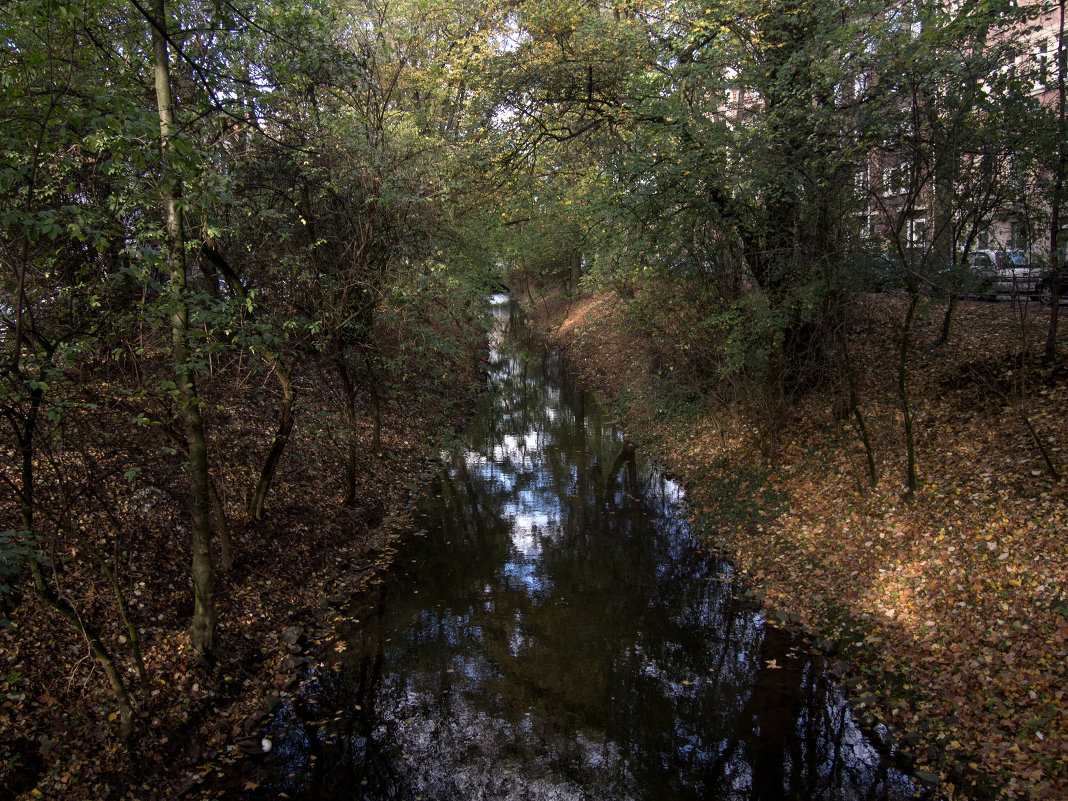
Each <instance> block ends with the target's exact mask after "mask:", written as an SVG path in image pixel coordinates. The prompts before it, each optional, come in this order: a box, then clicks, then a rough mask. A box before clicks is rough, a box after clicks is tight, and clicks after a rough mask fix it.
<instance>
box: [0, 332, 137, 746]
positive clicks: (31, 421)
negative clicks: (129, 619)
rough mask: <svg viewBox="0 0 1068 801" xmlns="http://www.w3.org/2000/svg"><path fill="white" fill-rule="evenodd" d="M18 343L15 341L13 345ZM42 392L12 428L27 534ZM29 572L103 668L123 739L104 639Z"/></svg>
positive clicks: (124, 721)
mask: <svg viewBox="0 0 1068 801" xmlns="http://www.w3.org/2000/svg"><path fill="white" fill-rule="evenodd" d="M18 346H19V345H18V343H16V347H18ZM43 394H44V393H43V391H42V390H41V389H33V390H31V392H30V404H29V409H28V410H27V413H26V416H25V417H24V418H23V419H22V421H21V430H20V429H18V428H16V431H15V438H16V445H17V447H18V450H19V455H20V457H21V458H20V461H21V469H20V471H19V472H20V476H19V480H20V484H21V487H20V492H19V495H20V497H19V510H20V515H21V518H22V520H21V522H22V529H23V531H25V532H26V533H27V534H28V535H31V534H33V532H34V500H33V467H34V458H33V449H34V445H33V440H34V436H35V434H36V429H37V415H38V413H39V412H40V408H41V400H42V398H43ZM30 573H31V575H32V577H33V594H34V595H35V596H36V597H37V598H39V599H40V600H41V601H43V602H44V603H45V604H46V605H47V606H49V607H51V608H52V609H53V610H55V611H56V612H58V613H59V614H60V616H61V617H62V618H63V619H64V620H66V621H67V622H68V623H70V624H71V626H72V627H73V628H74V629H75V631H77V632H78V633H79V634H80V635H81V636H82V638H83V639H84V640H85V641H86V642H87V643H88V644H89V649H90V651H91V652H92V654H93V657H94V658H95V659H96V661H97V662H98V663H99V664H100V667H101V668H103V670H104V674H105V675H106V676H107V677H108V682H109V683H110V684H111V689H112V691H113V692H114V693H115V701H116V703H117V704H118V707H119V719H120V733H121V735H122V738H123V740H125V739H127V738H128V737H129V736H130V734H131V733H132V732H133V725H134V718H135V714H134V709H133V704H131V703H130V696H129V694H128V693H127V692H126V685H125V684H123V681H122V676H121V675H120V674H119V671H118V669H117V668H116V667H115V661H114V660H113V659H112V658H111V655H110V654H109V653H108V651H107V648H105V647H104V643H103V642H102V641H101V639H100V637H99V635H98V634H97V633H96V631H95V630H94V629H93V628H92V627H91V626H89V625H88V624H87V623H86V622H85V621H83V620H82V619H81V616H79V615H78V613H77V612H76V611H75V609H74V607H72V606H71V605H70V603H68V602H67V601H66V599H64V598H62V597H60V596H59V595H57V594H56V593H55V592H54V591H53V590H52V588H51V587H49V586H48V582H47V581H45V577H44V573H43V572H42V570H41V565H40V564H39V563H38V562H36V561H31V562H30Z"/></svg>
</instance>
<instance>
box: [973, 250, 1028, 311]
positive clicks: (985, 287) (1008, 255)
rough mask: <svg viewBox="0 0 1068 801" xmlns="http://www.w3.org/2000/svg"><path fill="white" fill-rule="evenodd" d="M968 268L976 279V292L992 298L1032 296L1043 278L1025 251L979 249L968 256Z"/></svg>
mask: <svg viewBox="0 0 1068 801" xmlns="http://www.w3.org/2000/svg"><path fill="white" fill-rule="evenodd" d="M968 267H969V268H970V270H971V273H972V275H973V277H974V279H975V284H974V288H973V292H974V293H975V294H977V295H979V296H980V297H984V298H990V299H993V298H994V297H996V296H997V295H999V294H1004V293H1008V294H1010V295H1030V294H1032V293H1033V292H1034V291H1035V289H1036V287H1037V286H1038V282H1039V279H1040V278H1041V275H1042V270H1041V268H1039V267H1033V266H1032V265H1031V264H1030V260H1029V259H1028V258H1027V254H1026V253H1024V252H1023V251H1022V250H976V251H973V252H972V254H971V255H970V256H969V257H968Z"/></svg>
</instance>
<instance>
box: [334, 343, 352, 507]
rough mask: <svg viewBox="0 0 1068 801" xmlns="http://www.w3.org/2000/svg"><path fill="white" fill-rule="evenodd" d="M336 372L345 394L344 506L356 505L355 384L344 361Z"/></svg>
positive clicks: (339, 363)
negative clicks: (346, 429)
mask: <svg viewBox="0 0 1068 801" xmlns="http://www.w3.org/2000/svg"><path fill="white" fill-rule="evenodd" d="M337 371H338V374H339V375H340V376H341V386H342V388H343V389H344V392H345V424H346V427H347V428H348V431H347V443H346V455H345V497H344V499H343V501H342V503H344V504H345V505H346V506H354V505H355V504H356V383H355V381H354V380H353V378H352V374H351V373H350V372H349V368H348V365H347V364H345V360H344V359H338V360H337Z"/></svg>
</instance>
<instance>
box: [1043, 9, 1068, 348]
mask: <svg viewBox="0 0 1068 801" xmlns="http://www.w3.org/2000/svg"><path fill="white" fill-rule="evenodd" d="M1064 2H1065V0H1060V3H1059V4H1058V6H1059V9H1060V26H1059V30H1058V33H1057V150H1058V153H1057V170H1056V174H1055V175H1054V177H1053V199H1052V202H1051V204H1050V230H1049V257H1050V262H1051V265H1050V266H1051V267H1052V268H1053V275H1052V276H1050V281H1051V282H1052V284H1053V303H1052V304H1051V306H1050V310H1049V330H1048V332H1047V333H1046V347H1045V354H1044V355H1045V359H1046V363H1047V364H1050V363H1052V362H1053V361H1054V360H1055V359H1056V358H1057V326H1058V318H1059V317H1060V308H1061V282H1062V281H1063V280H1064V275H1063V270H1062V265H1061V258H1060V234H1061V213H1062V211H1061V205H1062V202H1063V200H1064V181H1065V178H1066V175H1065V173H1066V172H1068V142H1066V141H1065V139H1066V138H1068V125H1066V124H1065V109H1064V101H1065V82H1066V81H1068V75H1065V72H1066V71H1068V43H1065V41H1064Z"/></svg>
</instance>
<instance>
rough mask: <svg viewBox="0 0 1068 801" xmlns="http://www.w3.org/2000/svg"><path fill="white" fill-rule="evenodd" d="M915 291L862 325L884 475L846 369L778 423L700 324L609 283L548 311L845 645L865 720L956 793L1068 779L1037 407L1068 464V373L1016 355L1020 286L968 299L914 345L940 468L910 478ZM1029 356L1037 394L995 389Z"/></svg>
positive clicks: (764, 599)
mask: <svg viewBox="0 0 1068 801" xmlns="http://www.w3.org/2000/svg"><path fill="white" fill-rule="evenodd" d="M901 302H902V301H900V300H898V299H894V298H892V297H884V296H880V297H874V296H873V297H871V298H868V299H866V300H865V301H864V306H863V309H862V314H860V315H858V316H857V317H856V319H857V320H858V325H860V324H863V328H862V329H859V330H857V331H853V332H851V334H850V336H851V339H852V340H853V341H856V342H858V343H859V344H858V346H856V347H855V348H854V356H853V365H854V369H855V371H856V379H857V384H858V385H859V386H861V387H863V390H864V394H863V401H862V403H863V407H864V410H865V412H866V415H865V418H866V422H867V428H868V435H869V438H870V444H871V450H872V451H873V455H874V462H875V467H876V470H877V476H878V482H877V483H876V485H875V486H874V487H871V486H870V485H869V482H868V480H867V469H868V468H867V464H866V452H865V450H864V449H863V447H862V446H861V443H860V442H859V437H858V434H857V431H856V425H855V421H854V420H853V419H851V418H850V417H849V416H848V415H845V414H843V413H842V411H841V408H840V392H839V391H836V389H835V387H833V386H832V387H830V388H827V387H821V388H817V389H813V390H811V391H808V392H806V393H804V394H802V395H800V396H799V397H797V398H795V399H794V400H793V405H792V407H791V408H790V409H789V410H788V411H787V413H786V414H785V418H786V419H785V420H784V421H783V422H782V425H781V426H779V430H778V433H777V436H776V437H775V438H774V440H773V441H772V442H770V443H769V442H768V439H769V438H768V436H767V431H766V426H764V425H763V421H761V419H760V415H761V414H762V413H763V414H766V413H768V410H767V408H766V407H761V406H760V400H759V398H757V397H755V396H747V395H746V393H745V392H744V391H736V392H735V393H734V394H733V395H732V396H730V397H729V399H728V398H725V397H724V396H725V393H724V392H722V391H717V392H709V391H706V390H705V389H704V388H703V387H702V385H701V382H700V381H695V380H693V378H692V372H693V371H692V367H690V366H689V365H688V363H687V360H686V358H685V351H686V348H685V347H682V346H683V345H685V344H686V333H685V332H681V331H679V330H677V329H676V330H674V331H668V332H666V333H665V332H663V331H661V332H659V336H655V335H650V332H648V331H647V330H643V328H642V327H641V326H640V325H635V324H634V322H633V320H634V312H633V304H632V303H628V302H626V301H623V300H620V299H619V298H617V297H614V296H611V295H602V296H597V297H594V298H586V299H582V300H578V301H574V302H569V303H564V302H560V301H558V300H557V301H554V300H553V299H552V298H546V299H541V300H539V302H537V303H534V304H531V311H532V314H533V315H534V318H535V321H536V324H537V325H539V326H540V327H541V328H542V329H543V330H544V331H545V332H546V333H547V335H548V336H549V338H550V339H551V340H552V341H553V342H554V343H555V344H557V345H558V346H560V347H562V348H563V349H564V350H566V352H567V353H568V355H569V357H570V358H571V361H572V362H573V364H574V365H575V366H576V368H577V369H578V370H579V372H580V373H581V374H582V375H583V376H584V377H585V379H586V380H587V381H588V382H589V383H590V385H591V386H592V387H593V388H595V389H598V390H599V391H600V392H601V394H602V396H603V397H604V398H605V399H606V400H607V401H608V402H610V403H613V404H615V406H616V407H617V408H618V411H619V414H620V419H621V421H622V423H623V425H624V427H625V428H626V429H627V431H628V436H629V437H630V438H632V439H634V440H636V441H638V442H640V443H641V444H642V446H643V447H645V448H646V449H647V450H648V451H649V452H650V454H651V455H652V458H653V459H654V460H655V461H657V462H658V463H660V464H661V465H662V466H664V467H665V468H666V469H667V470H669V471H670V472H672V473H673V474H675V476H676V477H678V478H679V479H680V480H681V482H682V483H683V485H684V486H685V487H686V488H687V497H688V502H689V505H690V507H691V510H692V512H693V524H694V526H695V527H696V530H697V531H698V532H699V533H700V534H701V535H702V536H703V537H704V538H705V539H706V541H707V542H708V543H709V546H710V547H713V548H716V549H718V550H721V551H722V552H724V553H725V554H726V555H727V556H728V557H729V558H730V559H731V560H732V561H733V562H734V564H735V565H736V567H737V568H738V570H739V571H740V572H741V573H742V574H743V575H745V576H746V577H747V579H748V581H749V582H750V584H751V587H752V589H751V595H752V596H753V597H754V598H755V599H756V600H757V601H758V602H760V603H762V604H763V605H764V606H765V607H766V608H767V609H768V610H769V619H771V620H774V621H779V622H781V623H783V624H786V625H791V626H793V627H795V628H797V629H798V630H801V631H803V632H805V633H807V634H809V635H810V636H811V637H812V639H813V641H814V642H815V643H817V644H818V645H819V646H820V647H821V648H823V649H824V650H825V651H827V652H828V653H829V654H830V655H831V659H832V669H833V670H835V671H836V672H839V673H841V674H842V675H843V678H844V679H845V684H846V687H847V689H848V690H849V691H850V692H851V693H852V694H853V696H854V704H855V706H856V707H858V708H862V709H863V711H862V712H861V717H862V719H865V720H867V722H868V723H869V724H871V725H875V724H878V723H882V724H884V725H885V730H886V731H887V732H889V735H888V736H889V738H890V741H891V742H892V743H893V744H894V745H895V746H896V747H897V749H898V753H899V754H900V755H901V758H902V760H903V761H904V762H906V763H907V764H908V765H909V766H910V767H911V768H912V770H913V771H914V773H915V775H916V776H917V777H918V778H919V780H920V781H921V782H922V783H927V784H930V785H934V784H939V785H940V790H939V792H942V793H945V794H946V795H948V796H949V797H952V798H993V797H1004V798H1051V799H1052V798H1064V797H1065V796H1066V794H1068V698H1066V697H1065V692H1066V690H1068V683H1066V680H1065V679H1066V676H1065V673H1066V657H1068V586H1066V577H1068V538H1066V536H1065V531H1066V530H1068V524H1066V520H1065V518H1066V500H1068V488H1066V485H1065V482H1064V480H1063V479H1056V478H1054V477H1053V476H1051V475H1050V474H1049V473H1048V471H1047V470H1045V469H1044V457H1043V455H1042V454H1041V453H1040V452H1037V451H1036V449H1035V448H1034V447H1032V444H1033V443H1032V437H1031V435H1030V432H1029V431H1028V425H1025V423H1027V424H1029V425H1030V428H1031V429H1033V430H1035V431H1039V432H1040V433H1041V436H1042V437H1043V438H1044V439H1043V441H1044V442H1045V443H1047V445H1048V447H1047V455H1050V456H1051V457H1052V458H1053V459H1056V460H1059V461H1058V462H1056V464H1058V465H1062V466H1063V455H1062V454H1063V451H1061V450H1060V446H1061V445H1063V444H1064V443H1066V442H1068V375H1066V371H1065V369H1064V367H1063V366H1061V367H1053V368H1050V367H1048V366H1045V365H1042V364H1041V363H1039V362H1037V361H1035V362H1030V361H1028V360H1027V359H1026V358H1025V357H1024V358H1021V357H1020V354H1019V352H1018V350H1017V347H1018V345H1017V343H1018V341H1019V338H1020V328H1019V320H1018V319H1017V318H1015V317H1014V312H1013V311H1012V310H1011V309H1010V308H1009V304H1003V305H1001V304H979V303H974V304H970V303H969V304H961V306H962V308H961V309H960V310H959V317H958V321H957V334H956V335H955V337H954V338H953V339H951V340H950V342H949V343H947V344H946V345H945V346H944V347H942V348H941V349H939V350H937V351H934V350H923V349H917V350H916V351H915V352H914V353H913V354H911V355H910V365H909V367H910V382H911V383H910V386H909V390H910V396H911V398H912V401H913V405H914V408H913V412H914V419H915V420H916V423H917V426H918V430H919V436H918V439H917V442H918V455H919V459H918V461H919V465H920V469H921V476H922V479H921V485H920V487H919V488H918V490H917V491H916V492H913V493H906V492H903V490H902V484H903V482H902V480H901V478H900V477H901V476H902V475H903V472H904V469H905V458H906V457H905V455H904V453H902V448H901V445H900V442H901V434H900V431H901V420H900V414H899V410H898V399H897V396H896V395H895V393H894V376H893V374H892V369H893V364H894V349H895V347H896V344H897V343H896V339H895V330H894V325H893V321H894V320H896V319H900V314H901V309H899V308H897V305H898V304H900V303H901ZM678 303H680V304H682V305H684V301H678ZM650 316H653V315H650ZM667 318H672V319H677V320H678V319H682V320H684V319H686V314H685V311H684V310H683V311H680V310H679V308H676V309H675V310H674V311H673V314H672V315H665V316H664V319H667ZM937 322H938V321H937V320H935V319H931V320H924V321H922V322H921V325H920V326H918V327H917V340H918V341H921V342H922V341H924V337H927V338H928V339H929V340H933V339H934V338H935V337H936V336H937V333H938V332H937ZM1041 325H1042V321H1041V320H1040V319H1039V320H1036V328H1039V327H1040V326H1041ZM680 354H682V355H680ZM1063 363H1064V360H1063V359H1062V360H1061V362H1060V364H1061V365H1063ZM687 370H689V372H690V375H688V376H685V377H684V373H686V372H687ZM1021 372H1026V374H1027V378H1028V381H1029V386H1030V391H1029V393H1028V395H1027V397H1026V399H1025V400H1024V401H1023V403H1022V404H1021V403H1020V402H1019V401H1016V402H1014V403H1005V402H1004V399H1003V397H1002V396H999V395H998V393H996V392H994V391H992V390H991V386H992V385H994V384H997V383H998V382H1005V381H1012V379H1013V376H1014V375H1015V376H1019V374H1020V373H1021ZM719 390H722V386H720V387H719ZM1021 405H1022V407H1023V408H1021ZM1025 415H1026V418H1024V416H1025ZM1064 472H1065V471H1064V470H1063V469H1061V470H1060V473H1061V474H1063V473H1064Z"/></svg>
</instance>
